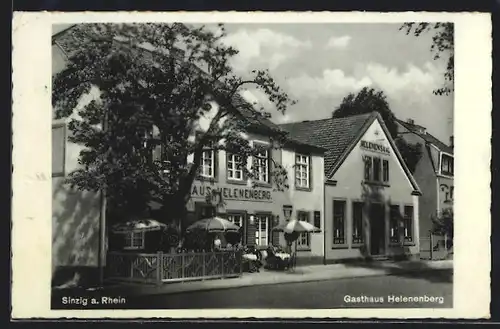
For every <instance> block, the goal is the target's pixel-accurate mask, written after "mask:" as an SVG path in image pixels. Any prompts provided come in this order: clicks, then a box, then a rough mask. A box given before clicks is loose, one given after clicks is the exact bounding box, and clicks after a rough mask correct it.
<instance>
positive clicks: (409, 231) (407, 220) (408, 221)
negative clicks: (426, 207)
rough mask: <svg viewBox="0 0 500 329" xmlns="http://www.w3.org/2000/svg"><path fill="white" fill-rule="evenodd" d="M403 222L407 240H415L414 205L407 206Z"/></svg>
mask: <svg viewBox="0 0 500 329" xmlns="http://www.w3.org/2000/svg"><path fill="white" fill-rule="evenodd" d="M403 223H404V239H405V242H413V206H405V208H404V219H403Z"/></svg>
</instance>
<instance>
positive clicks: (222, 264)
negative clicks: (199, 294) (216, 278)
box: [220, 251, 225, 277]
mask: <svg viewBox="0 0 500 329" xmlns="http://www.w3.org/2000/svg"><path fill="white" fill-rule="evenodd" d="M224 254H225V252H224V251H222V252H221V260H222V261H221V262H220V263H221V267H222V269H221V275H222V277H224Z"/></svg>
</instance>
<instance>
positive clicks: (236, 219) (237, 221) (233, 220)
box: [227, 214, 243, 227]
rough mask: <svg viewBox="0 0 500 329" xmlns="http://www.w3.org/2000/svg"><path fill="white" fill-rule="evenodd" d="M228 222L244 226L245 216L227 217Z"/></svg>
mask: <svg viewBox="0 0 500 329" xmlns="http://www.w3.org/2000/svg"><path fill="white" fill-rule="evenodd" d="M227 220H228V221H230V222H231V223H233V224H235V225H238V226H239V227H242V226H243V215H241V214H240V215H237V214H235V215H227Z"/></svg>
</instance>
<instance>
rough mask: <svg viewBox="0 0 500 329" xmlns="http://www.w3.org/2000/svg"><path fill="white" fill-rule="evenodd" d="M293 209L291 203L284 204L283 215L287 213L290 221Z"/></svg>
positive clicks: (286, 215)
mask: <svg viewBox="0 0 500 329" xmlns="http://www.w3.org/2000/svg"><path fill="white" fill-rule="evenodd" d="M292 210H293V206H291V205H284V206H283V215H285V220H286V221H289V220H290V218H291V217H292Z"/></svg>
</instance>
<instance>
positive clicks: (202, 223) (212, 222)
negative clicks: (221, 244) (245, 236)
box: [186, 216, 240, 233]
mask: <svg viewBox="0 0 500 329" xmlns="http://www.w3.org/2000/svg"><path fill="white" fill-rule="evenodd" d="M239 230H240V227H239V226H238V225H236V224H234V223H232V222H230V221H228V220H227V219H224V218H222V217H217V216H215V217H210V218H205V219H201V220H199V221H197V222H195V223H193V224H192V225H190V226H189V227H188V228H187V229H186V231H187V232H190V231H205V232H208V233H212V232H239Z"/></svg>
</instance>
